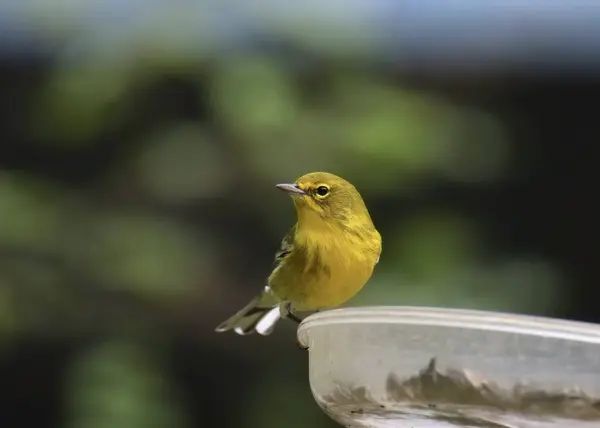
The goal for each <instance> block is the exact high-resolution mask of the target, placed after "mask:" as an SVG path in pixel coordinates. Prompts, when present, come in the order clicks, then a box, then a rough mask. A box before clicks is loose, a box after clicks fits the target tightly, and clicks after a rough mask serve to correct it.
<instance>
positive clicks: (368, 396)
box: [298, 307, 600, 428]
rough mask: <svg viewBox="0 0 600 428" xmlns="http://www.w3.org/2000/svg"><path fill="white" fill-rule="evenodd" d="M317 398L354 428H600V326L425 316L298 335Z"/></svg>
mask: <svg viewBox="0 0 600 428" xmlns="http://www.w3.org/2000/svg"><path fill="white" fill-rule="evenodd" d="M298 340H299V341H300V343H301V344H302V345H303V346H305V347H308V352H309V372H310V373H309V377H310V386H311V390H312V393H313V395H314V397H315V399H316V401H317V403H318V404H319V406H321V408H322V409H323V410H324V411H325V412H326V413H327V414H329V415H330V416H331V417H332V418H333V419H335V420H336V421H338V422H339V423H341V424H343V425H344V426H346V427H407V428H421V427H428V428H429V427H461V426H464V427H485V428H501V427H510V428H515V427H518V428H533V427H535V428H538V427H540V428H541V427H544V428H546V427H552V428H554V427H561V428H562V427H564V428H583V427H586V428H588V427H589V428H591V427H596V428H597V427H600V326H597V325H594V324H586V323H580V322H571V321H563V320H555V319H547V318H539V317H530V316H522V315H512V314H502V313H494V312H482V311H471V310H457V309H441V308H419V307H363V308H348V309H337V310H332V311H327V312H321V313H317V314H314V315H311V316H309V317H308V318H306V320H304V321H303V322H302V324H301V325H300V327H299V329H298Z"/></svg>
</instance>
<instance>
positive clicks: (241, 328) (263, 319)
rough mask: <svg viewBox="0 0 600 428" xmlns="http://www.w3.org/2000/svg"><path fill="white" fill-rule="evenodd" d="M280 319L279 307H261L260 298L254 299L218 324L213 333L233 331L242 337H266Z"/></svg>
mask: <svg viewBox="0 0 600 428" xmlns="http://www.w3.org/2000/svg"><path fill="white" fill-rule="evenodd" d="M280 318H281V312H280V310H279V305H273V306H262V305H261V298H260V297H256V298H255V299H253V300H252V301H251V302H250V303H248V304H247V305H246V306H245V307H244V308H242V309H241V310H240V311H238V312H237V313H236V314H235V315H233V316H232V317H231V318H228V319H227V320H225V321H223V322H222V323H221V324H219V325H218V326H217V328H216V329H215V331H216V332H218V333H221V332H224V331H229V330H233V331H235V332H236V333H237V334H239V335H242V336H245V335H247V334H252V333H254V332H257V333H258V334H260V335H262V336H267V335H269V334H271V333H272V332H273V328H274V327H275V324H276V323H277V321H279V319H280Z"/></svg>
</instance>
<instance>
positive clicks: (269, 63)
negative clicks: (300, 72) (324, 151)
mask: <svg viewBox="0 0 600 428" xmlns="http://www.w3.org/2000/svg"><path fill="white" fill-rule="evenodd" d="M212 100H213V103H214V107H215V109H216V111H217V113H218V114H219V116H220V117H221V119H222V120H223V121H224V122H225V123H226V125H227V126H228V127H230V128H231V130H232V131H233V132H235V133H237V135H239V136H242V137H244V138H249V139H251V140H252V141H253V143H254V144H261V139H262V138H264V137H265V136H268V135H269V133H273V132H281V131H283V130H285V129H286V128H287V127H288V126H291V125H293V121H294V119H295V118H296V116H297V114H298V112H297V109H298V106H297V94H296V88H295V87H294V83H293V81H292V79H291V78H290V76H289V72H287V71H286V70H284V69H283V68H282V67H281V65H280V64H278V63H277V62H275V61H273V60H270V59H268V58H261V57H258V56H257V57H252V56H248V57H243V58H236V59H232V60H230V61H227V62H223V63H221V64H220V65H219V67H217V69H216V70H215V72H214V74H213V84H212ZM253 149H254V148H252V150H253Z"/></svg>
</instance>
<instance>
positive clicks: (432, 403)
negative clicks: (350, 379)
mask: <svg viewBox="0 0 600 428" xmlns="http://www.w3.org/2000/svg"><path fill="white" fill-rule="evenodd" d="M385 387H386V388H385V389H386V395H387V397H384V398H383V399H380V400H378V399H375V398H374V397H373V395H372V394H371V393H370V392H369V390H368V389H367V388H365V387H338V389H337V390H336V391H334V392H332V393H331V394H329V395H327V396H325V397H322V399H321V400H320V401H321V403H320V404H321V406H322V407H323V409H324V410H325V411H326V412H327V413H328V414H329V415H330V416H331V417H333V418H334V419H335V420H337V421H338V422H340V423H342V424H343V425H345V426H347V427H392V426H405V425H406V426H412V427H415V428H417V427H420V426H421V425H420V424H419V421H422V422H423V423H424V424H425V425H422V426H424V427H425V426H427V427H432V426H435V427H438V426H439V427H446V426H447V427H480V428H516V427H519V428H529V427H532V428H534V427H535V428H537V427H540V428H541V427H544V428H546V427H557V428H558V427H565V428H578V427H581V428H583V427H586V428H587V427H588V426H589V427H590V428H591V427H598V426H600V399H599V398H597V397H591V396H589V395H587V394H585V393H584V392H583V391H573V390H569V391H543V390H536V389H533V388H530V387H528V386H527V385H523V384H521V385H515V386H514V387H513V388H511V389H503V388H502V387H500V386H499V385H498V384H496V383H495V382H492V381H488V380H486V379H485V377H484V376H481V375H479V374H477V373H474V372H472V371H470V370H467V369H445V370H442V369H439V368H438V365H437V361H436V359H435V358H432V359H431V360H430V361H429V363H428V364H427V366H426V367H425V368H424V369H422V370H421V371H419V372H418V373H417V374H415V375H414V376H411V377H409V378H407V379H404V380H403V379H401V378H399V377H398V376H397V375H396V374H395V373H390V374H389V375H388V378H387V380H386V385H385ZM400 421H402V424H401V425H398V424H399V423H400ZM434 423H435V424H436V425H432V424H434ZM427 424H428V425H427Z"/></svg>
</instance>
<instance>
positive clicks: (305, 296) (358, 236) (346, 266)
mask: <svg viewBox="0 0 600 428" xmlns="http://www.w3.org/2000/svg"><path fill="white" fill-rule="evenodd" d="M277 187H278V188H279V189H281V190H283V191H285V192H287V193H288V194H289V195H290V196H291V197H292V200H293V201H294V205H295V207H296V213H297V216H298V222H297V223H296V225H295V226H294V227H292V229H291V230H290V231H289V232H288V233H287V235H286V236H285V237H284V238H283V241H282V242H281V248H280V249H279V251H278V252H277V253H276V255H275V267H274V269H273V271H272V273H271V275H270V276H269V278H268V281H267V286H266V287H265V288H264V290H263V291H262V293H260V294H259V295H258V296H257V297H255V298H254V299H253V300H252V301H251V302H250V303H249V304H248V305H246V306H245V307H244V308H243V309H241V310H240V311H239V312H237V313H236V314H235V315H233V316H232V317H231V318H229V319H227V320H226V321H224V322H223V323H221V324H220V325H219V326H218V327H217V328H216V331H217V332H222V331H227V330H231V329H233V330H234V331H235V332H236V333H238V334H241V335H245V334H249V333H252V332H254V331H256V332H258V333H259V334H261V335H268V334H270V333H271V332H272V331H273V328H274V326H275V323H276V322H277V321H278V320H279V319H280V318H288V319H292V320H294V321H296V322H300V321H301V319H300V318H298V317H297V316H296V315H295V313H294V311H296V310H298V311H314V310H321V309H327V308H332V307H335V306H338V305H341V304H342V303H344V302H345V301H347V300H348V299H350V298H351V297H352V296H354V295H355V294H356V293H358V291H360V289H361V288H362V287H363V285H364V284H365V283H366V282H367V281H368V280H369V278H370V277H371V274H372V272H373V268H374V267H375V265H376V264H377V262H378V261H379V255H380V253H381V235H380V234H379V232H377V230H376V229H375V226H374V225H373V222H372V221H371V216H370V215H369V212H368V211H367V207H366V206H365V203H364V202H363V200H362V198H361V196H360V194H359V193H358V191H357V190H356V188H355V187H354V186H353V185H352V184H350V183H349V182H347V181H346V180H344V179H343V178H340V177H337V176H335V175H333V174H329V173H327V172H313V173H310V174H306V175H303V176H302V177H300V178H299V179H298V180H296V182H295V183H294V184H278V185H277Z"/></svg>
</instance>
